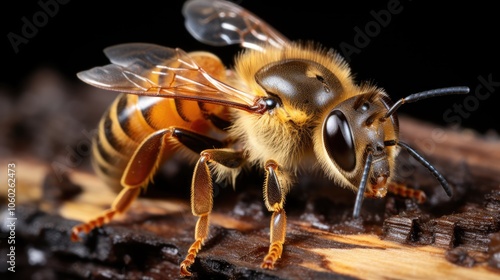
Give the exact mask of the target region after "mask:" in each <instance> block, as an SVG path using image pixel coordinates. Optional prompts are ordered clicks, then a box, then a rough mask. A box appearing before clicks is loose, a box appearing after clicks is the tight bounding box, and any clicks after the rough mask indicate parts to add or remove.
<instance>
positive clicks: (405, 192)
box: [387, 182, 427, 204]
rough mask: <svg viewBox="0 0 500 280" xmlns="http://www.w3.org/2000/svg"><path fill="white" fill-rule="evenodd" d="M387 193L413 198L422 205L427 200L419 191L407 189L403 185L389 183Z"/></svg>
mask: <svg viewBox="0 0 500 280" xmlns="http://www.w3.org/2000/svg"><path fill="white" fill-rule="evenodd" d="M387 191H389V192H391V193H393V194H395V195H397V196H400V197H404V198H413V199H415V200H416V201H417V202H418V203H420V204H422V203H424V202H425V200H426V199H427V197H426V195H425V193H424V192H423V191H421V190H416V189H413V188H409V187H407V186H406V185H404V184H400V183H396V182H390V183H388V184H387Z"/></svg>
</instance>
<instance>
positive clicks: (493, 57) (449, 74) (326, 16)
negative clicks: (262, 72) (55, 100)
mask: <svg viewBox="0 0 500 280" xmlns="http://www.w3.org/2000/svg"><path fill="white" fill-rule="evenodd" d="M40 2H43V3H48V2H51V3H58V10H57V11H56V12H54V13H53V15H48V16H47V20H46V23H45V24H44V25H43V26H41V27H39V28H38V30H37V31H36V32H35V34H34V35H33V36H32V38H27V40H28V42H27V43H25V44H24V43H23V44H20V45H19V46H18V52H17V53H16V52H15V50H14V47H13V46H12V44H11V42H9V39H8V34H9V33H11V32H12V33H15V34H17V35H21V36H22V28H23V25H24V24H25V23H24V22H23V20H22V19H23V17H26V19H28V20H29V21H30V22H33V16H34V15H36V14H37V13H38V15H39V14H40V13H39V12H40V11H43V9H42V8H41V6H40V5H39V2H38V1H24V2H22V1H18V2H15V3H11V5H13V6H11V7H9V8H6V7H4V8H2V12H1V19H0V20H1V25H0V28H2V30H1V33H0V35H1V36H2V40H1V47H2V49H1V58H2V59H1V61H2V67H1V68H2V69H1V70H0V71H1V73H2V74H1V76H0V94H7V95H11V96H12V97H13V98H14V99H16V98H18V95H20V94H22V93H23V92H24V91H25V87H26V83H27V81H29V80H30V77H32V76H33V75H34V73H37V71H38V70H40V69H47V68H50V69H53V70H54V71H55V72H56V73H58V74H59V75H61V76H62V77H63V78H64V79H65V80H67V82H68V83H70V84H75V85H78V84H79V83H80V82H79V81H78V80H77V79H76V77H75V73H77V72H78V71H81V70H85V69H88V68H91V67H93V66H96V65H102V64H106V63H107V60H106V58H105V57H104V55H103V53H102V49H103V48H105V47H107V46H110V45H114V44H119V43H125V42H150V43H156V44H160V45H165V46H170V47H181V48H183V49H184V50H186V51H191V50H197V49H205V50H209V51H212V52H214V53H216V54H217V55H219V56H221V57H222V59H223V60H224V61H225V62H226V63H227V64H229V65H230V64H231V63H232V57H233V55H234V54H235V53H236V52H237V50H238V47H224V48H214V47H207V46H205V45H203V44H201V43H199V42H197V41H195V40H194V39H193V38H192V37H191V36H190V35H189V34H188V32H187V31H186V29H185V28H184V24H183V17H182V15H181V8H182V4H183V3H184V1H181V0H168V1H167V0H164V1H157V2H153V1H149V0H143V1H135V2H132V1H129V2H125V1H105V2H104V1H101V2H97V1H76V0H72V1H62V0H60V2H68V3H66V4H62V3H59V2H56V0H42V1H40ZM237 2H238V3H240V5H242V6H244V7H246V8H248V9H249V10H250V11H252V12H254V13H255V14H257V15H258V16H260V17H261V18H263V19H264V20H265V21H267V22H268V23H269V24H271V25H272V26H274V27H275V28H276V29H277V30H279V31H281V32H282V33H283V34H284V35H285V36H287V37H288V38H290V39H292V40H295V39H302V40H314V41H318V42H321V43H322V44H323V45H324V46H326V47H333V48H335V49H339V47H340V46H341V45H344V46H345V44H349V45H351V46H353V47H356V43H355V35H356V31H355V28H356V27H358V28H359V29H361V30H364V29H365V27H366V26H367V25H370V22H371V23H372V24H373V22H374V17H373V12H371V11H374V12H379V11H380V10H387V7H388V4H389V3H398V1H370V3H360V2H357V1H333V2H331V3H332V4H329V2H327V1H317V0H308V1H281V0H280V1H267V0H266V1H264V0H253V1H250V0H239V1H237ZM492 5H493V4H482V3H480V2H479V1H473V2H469V1H467V2H464V3H462V2H454V3H453V4H444V3H441V2H439V3H437V1H434V2H425V1H408V0H406V1H403V0H401V1H399V5H398V7H399V9H400V12H399V13H397V14H392V15H391V18H390V20H389V21H388V24H387V26H386V27H381V28H380V30H379V31H377V30H375V33H376V34H375V35H374V36H373V37H372V38H370V41H369V43H367V44H366V45H365V46H363V47H361V48H359V51H360V52H359V53H355V54H353V55H351V56H350V63H351V68H352V70H353V72H354V73H356V79H357V80H358V81H362V80H368V81H371V82H373V83H375V84H376V85H378V86H380V87H383V88H385V89H386V90H387V92H388V93H389V94H390V95H391V97H392V98H393V99H394V100H395V99H398V98H401V97H404V96H405V95H408V94H410V93H414V92H418V91H422V90H427V89H433V88H439V87H446V86H458V85H463V86H469V87H470V88H471V90H472V93H471V94H472V95H474V93H475V90H476V87H478V85H480V84H481V83H480V79H478V77H480V76H481V77H483V78H484V79H485V80H488V77H489V79H490V80H493V81H499V82H500V71H499V66H498V58H499V55H498V50H499V49H500V48H499V47H500V46H499V44H498V43H497V42H496V40H498V25H497V23H496V20H495V17H497V13H496V12H495V11H496V8H494V7H493V6H492ZM40 19H42V20H43V17H42V18H40ZM12 33H11V35H12ZM358 46H359V44H358ZM495 89H496V90H497V91H496V92H491V94H490V95H489V97H487V98H485V99H483V100H479V99H478V98H477V97H474V96H473V97H469V99H465V98H466V97H465V96H452V97H441V98H437V99H433V100H426V101H421V102H419V103H418V104H411V105H406V106H404V107H403V108H401V109H400V114H409V115H412V116H415V117H417V118H419V119H422V120H425V121H430V122H434V123H437V124H439V125H445V126H446V125H450V120H448V119H446V118H444V117H443V114H444V113H445V112H446V111H447V110H454V108H455V107H456V106H464V105H465V106H466V107H464V108H466V109H465V112H464V113H463V114H464V115H462V116H461V117H458V119H457V116H458V114H457V113H450V115H449V117H451V116H455V119H454V120H459V121H460V124H461V125H462V126H464V127H467V128H473V129H476V130H478V131H480V132H486V131H488V130H490V131H491V129H492V128H493V130H496V131H497V132H498V130H499V127H500V125H499V118H498V116H499V113H498V112H499V110H498V108H497V107H498V104H499V101H500V98H499V97H498V95H499V94H498V93H499V91H500V84H499V85H498V86H496V88H495V87H492V88H490V91H493V90H495ZM484 90H485V89H484V88H483V91H482V92H481V93H482V94H486V91H484ZM111 94H112V93H111ZM467 102H468V103H467ZM81 106H82V107H88V108H89V109H90V110H91V109H92V104H81ZM454 106H455V107H454ZM467 108H469V109H467Z"/></svg>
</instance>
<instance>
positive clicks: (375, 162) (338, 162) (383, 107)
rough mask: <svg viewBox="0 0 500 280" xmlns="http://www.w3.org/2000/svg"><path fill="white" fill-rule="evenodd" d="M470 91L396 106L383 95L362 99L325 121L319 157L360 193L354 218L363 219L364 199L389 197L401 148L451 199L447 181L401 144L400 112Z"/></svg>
mask: <svg viewBox="0 0 500 280" xmlns="http://www.w3.org/2000/svg"><path fill="white" fill-rule="evenodd" d="M468 92H469V88H467V87H450V88H442V89H435V90H429V91H424V92H419V93H415V94H411V95H409V96H407V97H405V98H402V99H400V100H398V102H396V103H394V104H392V102H391V101H390V99H389V98H388V97H387V95H385V93H383V92H382V91H381V90H372V91H369V92H367V93H364V94H360V95H356V96H354V97H351V98H349V99H346V100H345V101H343V102H341V103H340V104H338V105H336V106H335V107H334V108H332V109H331V110H330V111H329V112H327V113H326V115H325V116H324V117H323V118H322V120H323V122H322V125H321V129H320V130H317V131H320V132H316V133H320V134H321V135H320V136H319V137H316V139H319V143H318V142H315V151H316V154H317V156H318V159H319V161H320V162H321V163H322V165H323V169H324V170H325V171H326V172H327V174H330V176H331V177H333V178H339V179H340V180H341V181H342V182H343V183H344V184H345V185H347V186H350V187H351V188H352V189H354V190H356V191H357V197H356V203H355V207H354V212H353V216H354V217H357V216H359V212H360V208H361V203H362V200H363V197H364V196H372V197H383V196H385V194H386V193H387V186H386V185H387V182H388V181H389V180H390V176H391V173H392V172H393V169H394V162H395V158H396V155H397V153H398V151H399V148H400V147H401V148H403V149H404V150H406V151H407V152H408V153H409V154H410V155H411V156H413V157H414V158H415V159H416V160H417V161H418V162H420V163H421V164H422V165H424V167H426V168H427V169H428V170H429V171H430V172H431V173H432V175H434V177H436V179H437V180H438V181H439V182H440V183H441V185H442V186H443V188H444V190H445V192H446V194H447V195H448V196H451V194H452V192H451V188H450V186H449V185H448V182H447V181H446V179H444V177H443V176H442V175H441V174H440V173H439V172H438V171H437V170H436V169H435V168H434V167H433V166H432V165H431V164H430V163H429V162H428V161H427V160H425V159H424V158H423V157H422V156H421V155H419V154H418V153H417V152H416V151H415V150H413V148H411V147H410V146H408V145H407V144H405V143H402V142H400V141H399V139H398V127H399V124H398V120H397V117H396V115H395V112H396V110H397V109H398V108H399V107H400V106H401V105H402V104H404V103H411V102H415V101H419V100H422V99H426V98H430V97H436V96H443V95H450V94H466V93H468Z"/></svg>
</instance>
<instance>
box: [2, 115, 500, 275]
mask: <svg viewBox="0 0 500 280" xmlns="http://www.w3.org/2000/svg"><path fill="white" fill-rule="evenodd" d="M401 128H402V132H401V133H402V134H403V135H404V136H405V141H407V142H409V143H410V144H412V145H413V146H414V147H415V148H417V149H419V150H420V151H423V153H424V154H425V155H426V157H428V158H429V160H430V161H431V162H432V163H433V164H435V165H436V167H437V168H438V169H439V170H440V171H442V173H443V174H444V175H445V176H446V177H447V178H448V179H449V181H450V182H451V183H452V185H453V187H454V191H455V196H454V197H453V198H452V199H448V198H446V195H445V194H444V192H443V190H442V189H441V188H440V186H439V184H438V183H437V182H435V180H434V178H432V176H431V175H429V174H428V172H427V170H425V169H423V168H421V167H420V166H419V165H414V164H413V163H412V161H411V160H408V157H407V156H405V155H404V154H402V155H401V157H400V161H401V168H402V171H401V170H400V177H401V179H402V180H404V181H405V182H406V183H408V184H409V185H410V186H414V187H418V188H421V189H423V190H424V191H425V192H426V193H427V196H428V202H426V203H424V204H423V205H417V204H415V203H414V202H413V201H411V200H407V199H401V198H397V197H394V196H391V195H389V196H388V197H387V198H385V199H381V200H366V201H365V204H364V205H363V210H362V212H361V217H362V218H361V219H358V220H352V219H351V213H352V206H353V203H354V194H352V193H351V192H349V191H346V190H344V189H341V188H338V187H335V186H333V185H332V183H331V182H328V181H322V180H318V179H314V178H310V177H304V178H303V180H302V181H301V183H300V184H299V185H297V186H296V188H294V189H293V190H292V191H291V193H290V194H289V195H288V196H287V204H286V208H285V209H286V210H287V213H288V233H287V239H286V243H285V247H284V253H283V256H282V258H281V259H280V260H279V261H278V263H277V269H276V270H271V271H269V270H263V269H261V268H260V263H261V261H262V258H263V257H264V256H265V254H266V252H267V248H268V243H269V219H270V213H268V212H267V210H266V209H265V207H264V204H263V202H262V191H261V185H260V184H261V181H262V180H261V178H260V177H259V178H258V179H254V178H256V177H258V176H254V175H250V176H247V177H244V178H243V179H241V180H240V181H239V182H238V183H239V184H238V187H237V189H236V191H233V190H231V189H225V188H223V187H222V186H216V187H215V191H216V197H215V206H214V213H213V215H212V216H211V222H212V228H211V232H210V238H209V240H208V241H207V242H206V244H205V246H204V247H203V249H202V250H201V252H200V254H199V257H198V259H197V261H196V262H195V263H194V265H193V266H192V268H191V270H192V271H193V279H207V278H217V279H350V278H369V279H387V278H395V279H429V278H446V279H498V278H499V277H500V176H499V175H498V174H500V172H499V171H500V165H499V162H500V142H499V141H498V140H495V141H493V140H486V139H484V138H482V137H480V136H477V135H473V134H471V133H466V132H463V131H462V132H460V131H452V130H445V129H441V128H435V127H432V126H428V125H425V124H420V123H417V122H414V121H412V120H408V119H405V118H402V124H401ZM436 129H438V130H439V133H440V134H439V135H440V137H439V138H438V140H435V139H437V138H435V137H434V138H432V135H433V134H436ZM426 137H427V138H426ZM426 139H434V140H432V141H433V142H429V141H428V140H426ZM443 139H444V140H443ZM429 143H432V145H434V146H432V145H431V144H429ZM430 147H433V148H432V149H431V148H430ZM7 160H8V159H7ZM0 164H1V168H4V167H5V166H6V164H5V163H4V162H1V163H0ZM16 164H17V176H18V185H17V188H18V201H17V203H18V204H17V210H16V215H17V218H18V224H17V228H16V234H17V240H18V243H17V244H18V245H17V246H18V247H16V248H17V251H16V252H17V254H18V255H17V257H18V258H17V259H18V265H19V267H21V266H28V264H30V265H29V268H30V269H26V268H25V269H23V270H21V271H20V272H19V274H17V275H16V276H22V277H21V278H28V277H27V276H31V275H32V274H35V275H36V276H37V277H39V278H43V279H60V278H94V279H125V278H126V279H141V278H149V279H176V278H178V274H179V267H178V265H179V263H180V262H181V261H182V259H183V257H184V256H185V254H186V251H187V249H188V247H189V245H190V244H191V242H192V241H193V230H194V226H195V223H196V218H195V217H193V216H192V215H191V211H190V207H189V199H188V198H189V190H188V189H189V179H190V178H180V180H179V181H175V182H172V181H171V179H168V178H164V177H162V176H160V177H159V178H158V179H157V180H156V185H155V186H150V187H149V189H148V193H149V194H150V195H148V196H147V197H142V198H140V199H139V200H138V201H137V202H136V203H134V205H133V206H132V207H131V209H130V210H129V211H128V212H127V213H126V214H125V215H123V216H120V217H118V218H117V219H116V220H115V221H113V222H112V223H111V224H109V225H106V226H104V227H103V228H101V229H97V230H94V231H93V232H92V233H91V234H89V235H88V236H86V237H84V238H83V241H82V242H77V243H73V242H71V241H70V238H69V236H70V235H69V233H70V229H71V227H72V226H74V225H75V224H77V223H78V222H77V221H80V220H86V219H88V218H91V217H93V216H94V215H96V214H98V213H99V212H100V211H102V210H103V209H105V208H106V207H108V206H109V204H110V203H111V202H112V200H113V198H114V196H115V194H114V193H113V192H112V191H111V190H109V189H108V188H107V187H106V186H104V184H103V183H102V182H100V181H99V180H98V179H97V178H96V177H95V176H93V175H92V174H90V173H85V172H81V171H76V170H75V171H74V172H71V173H69V174H68V177H67V179H64V180H62V181H60V180H57V178H55V177H54V174H53V173H52V169H51V167H50V165H47V164H45V163H42V162H33V161H29V160H24V159H16ZM2 172H3V170H2ZM186 173H187V174H189V172H186ZM259 175H260V174H259ZM167 186H175V187H170V189H168V190H164V191H163V192H155V189H156V191H158V189H161V188H162V187H164V188H166V187H167ZM80 188H81V189H80ZM80 190H81V192H80ZM151 193H154V196H152V195H151ZM2 195H4V194H3V193H2ZM2 252H3V251H2ZM34 256H38V258H34V259H33V257H34ZM34 260H35V261H34ZM23 273H24V274H23ZM24 276H26V277H24Z"/></svg>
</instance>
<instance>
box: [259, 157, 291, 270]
mask: <svg viewBox="0 0 500 280" xmlns="http://www.w3.org/2000/svg"><path fill="white" fill-rule="evenodd" d="M265 170H266V179H265V184H264V201H265V203H266V207H267V209H268V210H269V211H271V212H273V215H272V217H271V226H270V245H269V251H268V253H267V255H266V256H265V257H264V260H263V262H262V264H261V267H262V268H266V269H273V268H274V265H275V263H276V261H277V260H278V259H279V258H281V254H282V253H283V243H285V236H286V214H285V210H284V209H283V207H284V203H285V191H284V189H283V186H282V185H281V184H280V181H279V179H278V175H277V172H278V163H277V162H275V161H274V160H268V161H267V162H266V165H265Z"/></svg>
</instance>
